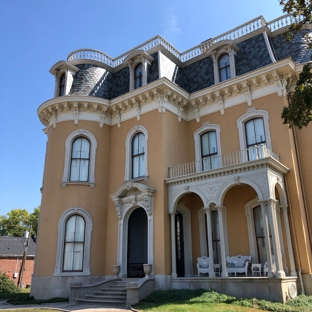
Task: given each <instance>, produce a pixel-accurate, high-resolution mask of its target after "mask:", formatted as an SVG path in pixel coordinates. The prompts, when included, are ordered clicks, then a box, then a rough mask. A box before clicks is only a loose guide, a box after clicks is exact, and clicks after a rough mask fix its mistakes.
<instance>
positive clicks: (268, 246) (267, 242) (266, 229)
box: [259, 201, 275, 278]
mask: <svg viewBox="0 0 312 312" xmlns="http://www.w3.org/2000/svg"><path fill="white" fill-rule="evenodd" d="M259 203H260V205H261V213H262V218H263V223H264V239H265V251H266V256H267V262H268V267H269V272H268V277H270V278H272V277H275V273H273V270H272V255H271V242H270V231H269V220H268V211H267V207H266V206H267V202H266V201H259Z"/></svg>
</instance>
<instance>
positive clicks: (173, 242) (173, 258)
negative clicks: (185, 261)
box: [170, 213, 177, 278]
mask: <svg viewBox="0 0 312 312" xmlns="http://www.w3.org/2000/svg"><path fill="white" fill-rule="evenodd" d="M170 218H171V277H172V278H176V277H177V259H176V235H175V213H171V214H170Z"/></svg>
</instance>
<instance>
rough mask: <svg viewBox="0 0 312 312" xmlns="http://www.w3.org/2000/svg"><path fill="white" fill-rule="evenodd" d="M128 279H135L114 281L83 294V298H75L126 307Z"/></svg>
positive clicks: (87, 301)
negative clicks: (90, 292) (91, 292)
mask: <svg viewBox="0 0 312 312" xmlns="http://www.w3.org/2000/svg"><path fill="white" fill-rule="evenodd" d="M129 281H131V282H135V279H133V278H131V279H123V280H121V281H114V282H112V283H110V284H109V285H107V286H105V287H104V288H101V289H100V290H97V291H94V292H93V294H88V295H85V297H84V298H76V301H77V302H81V303H100V304H103V305H106V306H118V307H126V301H127V290H126V286H127V284H128V283H129Z"/></svg>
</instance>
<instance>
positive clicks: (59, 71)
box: [50, 61, 79, 97]
mask: <svg viewBox="0 0 312 312" xmlns="http://www.w3.org/2000/svg"><path fill="white" fill-rule="evenodd" d="M78 71H79V68H78V67H76V66H75V65H73V64H70V63H68V62H65V61H59V62H57V63H55V64H54V65H53V66H52V67H51V69H50V73H51V74H52V75H54V77H55V88H54V97H60V96H64V95H67V94H68V92H69V91H70V88H71V85H72V80H73V79H72V77H73V76H74V75H75V74H76V73H77V72H78ZM63 74H65V85H64V94H63V95H59V85H60V79H61V76H62V75H63Z"/></svg>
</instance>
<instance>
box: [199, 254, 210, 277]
mask: <svg viewBox="0 0 312 312" xmlns="http://www.w3.org/2000/svg"><path fill="white" fill-rule="evenodd" d="M197 269H198V276H200V273H203V274H209V257H205V256H203V257H198V258H197Z"/></svg>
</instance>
